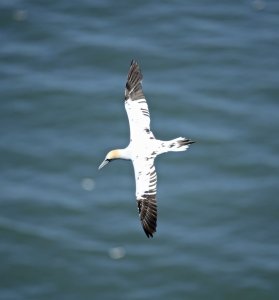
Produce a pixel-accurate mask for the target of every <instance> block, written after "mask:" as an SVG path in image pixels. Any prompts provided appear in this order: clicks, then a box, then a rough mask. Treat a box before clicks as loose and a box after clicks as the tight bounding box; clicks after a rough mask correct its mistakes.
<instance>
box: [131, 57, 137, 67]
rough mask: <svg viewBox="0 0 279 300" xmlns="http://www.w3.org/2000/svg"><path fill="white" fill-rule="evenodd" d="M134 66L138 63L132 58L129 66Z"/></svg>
mask: <svg viewBox="0 0 279 300" xmlns="http://www.w3.org/2000/svg"><path fill="white" fill-rule="evenodd" d="M134 64H135V65H138V62H137V61H136V60H135V59H134V58H133V59H132V60H131V66H132V65H134Z"/></svg>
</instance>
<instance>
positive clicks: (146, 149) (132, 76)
mask: <svg viewBox="0 0 279 300" xmlns="http://www.w3.org/2000/svg"><path fill="white" fill-rule="evenodd" d="M142 79H143V76H142V73H141V70H140V67H139V64H138V63H137V62H136V61H135V60H132V62H131V66H130V69H129V73H128V78H127V82H126V88H125V109H126V112H127V115H128V119H129V125H130V143H129V145H128V146H127V147H126V148H125V149H116V150H112V151H110V152H108V154H107V155H106V157H105V160H104V161H103V162H102V163H101V165H100V166H99V170H100V169H101V168H103V167H104V166H105V165H107V164H108V163H109V162H111V161H113V160H115V159H126V160H131V161H132V163H133V166H134V172H135V181H136V201H137V206H138V212H139V217H140V220H141V224H142V227H143V230H144V232H145V234H146V235H147V237H153V234H154V233H155V232H156V227H157V202H156V192H157V174H156V170H155V166H154V160H155V158H156V156H157V155H159V154H162V153H165V152H169V151H175V152H176V151H185V150H186V149H187V148H188V147H189V145H190V144H193V143H194V142H193V141H192V140H190V139H187V138H184V137H179V138H176V139H173V140H170V141H161V140H158V139H156V138H155V137H154V134H153V133H152V131H151V130H150V115H149V110H148V106H147V102H146V99H145V96H144V94H143V90H142V85H141V83H142Z"/></svg>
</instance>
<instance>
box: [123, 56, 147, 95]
mask: <svg viewBox="0 0 279 300" xmlns="http://www.w3.org/2000/svg"><path fill="white" fill-rule="evenodd" d="M142 78H143V76H142V73H141V70H140V67H139V64H138V63H137V62H136V60H134V59H132V61H131V66H130V68H129V72H128V77H127V82H126V88H125V100H127V99H128V98H131V100H139V99H143V98H144V95H143V91H142V86H141V81H142Z"/></svg>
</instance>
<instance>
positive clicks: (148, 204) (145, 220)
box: [133, 158, 157, 237]
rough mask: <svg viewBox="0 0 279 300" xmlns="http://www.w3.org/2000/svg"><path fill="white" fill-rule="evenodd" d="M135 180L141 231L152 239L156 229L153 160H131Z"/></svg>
mask: <svg viewBox="0 0 279 300" xmlns="http://www.w3.org/2000/svg"><path fill="white" fill-rule="evenodd" d="M133 166H134V171H135V179H136V199H137V204H138V211H139V216H140V220H141V224H142V227H143V230H144V232H145V234H146V235H147V237H150V236H151V237H153V233H154V232H156V227H157V203H156V192H157V174H156V170H155V166H154V159H149V160H145V159H142V158H140V159H136V160H133Z"/></svg>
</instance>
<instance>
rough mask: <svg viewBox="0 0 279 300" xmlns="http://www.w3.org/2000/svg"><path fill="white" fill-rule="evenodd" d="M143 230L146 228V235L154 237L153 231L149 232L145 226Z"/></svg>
mask: <svg viewBox="0 0 279 300" xmlns="http://www.w3.org/2000/svg"><path fill="white" fill-rule="evenodd" d="M143 230H144V233H145V234H146V236H147V237H148V238H150V237H151V238H153V233H151V232H149V231H148V230H146V229H145V228H143Z"/></svg>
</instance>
